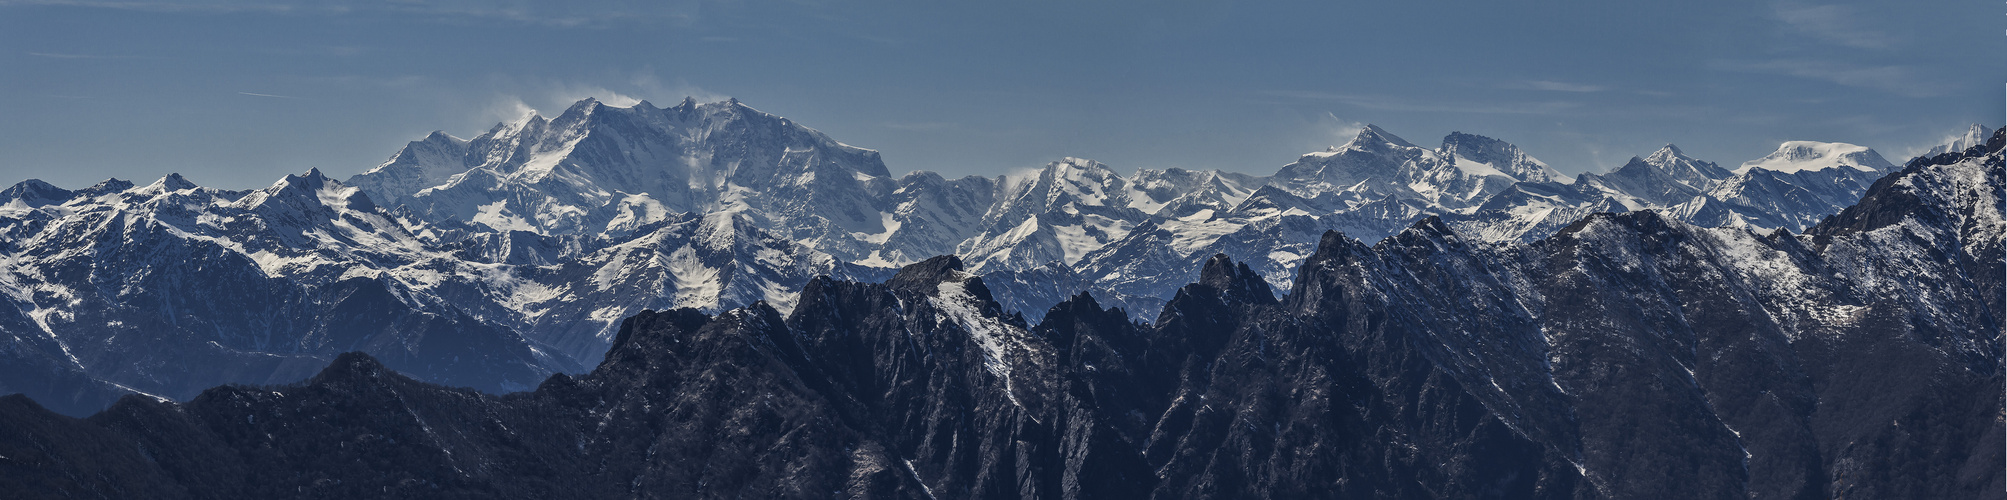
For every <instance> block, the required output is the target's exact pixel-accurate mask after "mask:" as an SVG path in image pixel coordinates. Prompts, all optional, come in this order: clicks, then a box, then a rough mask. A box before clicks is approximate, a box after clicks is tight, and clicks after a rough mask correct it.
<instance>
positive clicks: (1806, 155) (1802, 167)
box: [1735, 141, 1895, 174]
mask: <svg viewBox="0 0 2007 500" xmlns="http://www.w3.org/2000/svg"><path fill="white" fill-rule="evenodd" d="M1833 167H1849V168H1853V169H1855V170H1860V171H1863V172H1882V171H1888V170H1892V169H1894V168H1895V165H1891V164H1889V161H1888V160H1886V159H1883V158H1882V155H1881V153H1876V152H1875V150H1873V149H1868V148H1867V147H1865V146H1856V145H1853V144H1847V143H1844V142H1814V141H1790V142H1786V143H1784V144H1783V145H1780V146H1778V147H1777V151H1776V152H1773V153H1770V155H1769V156H1765V157H1762V158H1758V159H1755V160H1750V161H1749V162H1747V163H1743V164H1742V167H1741V168H1737V169H1735V173H1737V174H1741V173H1744V172H1748V171H1750V170H1754V169H1759V168H1760V169H1764V170H1771V171H1776V172H1782V173H1795V172H1811V171H1818V170H1825V169H1828V168H1833Z"/></svg>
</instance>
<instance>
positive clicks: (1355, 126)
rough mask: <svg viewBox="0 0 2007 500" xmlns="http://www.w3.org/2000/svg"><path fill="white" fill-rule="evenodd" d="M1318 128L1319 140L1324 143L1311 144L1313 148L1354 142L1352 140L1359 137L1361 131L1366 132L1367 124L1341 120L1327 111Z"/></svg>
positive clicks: (1319, 121) (1318, 123)
mask: <svg viewBox="0 0 2007 500" xmlns="http://www.w3.org/2000/svg"><path fill="white" fill-rule="evenodd" d="M1317 128H1318V129H1319V130H1318V132H1319V133H1318V134H1317V135H1318V138H1319V139H1322V140H1323V142H1324V143H1323V144H1310V145H1309V146H1310V147H1311V148H1323V147H1329V146H1336V145H1339V144H1344V143H1347V142H1352V138H1354V137H1358V136H1359V132H1360V131H1364V130H1366V124H1365V123H1364V122H1359V121H1354V120H1347V119H1344V118H1339V117H1338V115H1337V114H1336V113H1332V112H1329V111H1326V112H1324V117H1323V118H1320V119H1318V120H1317Z"/></svg>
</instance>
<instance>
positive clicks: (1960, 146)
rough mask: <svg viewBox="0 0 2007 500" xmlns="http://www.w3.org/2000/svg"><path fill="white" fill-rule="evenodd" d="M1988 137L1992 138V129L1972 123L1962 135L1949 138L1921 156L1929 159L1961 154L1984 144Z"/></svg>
mask: <svg viewBox="0 0 2007 500" xmlns="http://www.w3.org/2000/svg"><path fill="white" fill-rule="evenodd" d="M1988 137H1993V129H1990V128H1986V126H1985V125H1980V124H1977V123H1974V124H1972V126H1971V127H1970V128H1967V129H1965V133H1964V134H1960V135H1956V136H1952V137H1950V138H1949V139H1947V140H1946V141H1945V142H1944V144H1940V145H1938V146H1937V147H1934V148H1930V151H1927V152H1925V153H1924V154H1923V156H1924V157H1925V158H1930V157H1934V156H1937V155H1941V154H1945V153H1958V152H1963V151H1965V150H1967V149H1971V148H1972V147H1973V146H1978V145H1980V144H1985V143H1986V138H1988Z"/></svg>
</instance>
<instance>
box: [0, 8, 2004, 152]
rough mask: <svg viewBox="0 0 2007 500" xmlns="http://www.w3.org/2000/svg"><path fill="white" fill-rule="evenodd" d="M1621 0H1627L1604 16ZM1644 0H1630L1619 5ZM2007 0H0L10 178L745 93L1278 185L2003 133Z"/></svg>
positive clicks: (869, 126) (360, 146)
mask: <svg viewBox="0 0 2007 500" xmlns="http://www.w3.org/2000/svg"><path fill="white" fill-rule="evenodd" d="M1619 3H1622V4H1625V5H1618V4H1619ZM1632 4H1641V5H1632ZM2003 14H2007V5H2003V4H2001V3H1999V2H1977V1H1958V2H1952V1H1928V2H1921V1H1918V2H1842V3H1832V2H1810V1H1769V2H1750V1H1701V2H1654V3H1651V4H1643V3H1642V2H1558V1H1550V2H1436V1H1424V2H1303V3H1301V4H1296V5H1280V6H1278V5H1255V4H1252V3H1243V2H1214V1H1170V2H1045V1H1032V2H987V3H965V2H895V1H866V2H823V1H796V2H784V1H743V2H730V1H715V2H714V1H696V2H660V3H659V5H658V3H657V2H621V1H593V2H540V1H512V2H478V1H457V2H417V1H389V2H344V1H331V2H287V1H278V2H266V1H236V0H180V1H167V2H145V3H138V2H135V3H126V2H95V1H75V2H71V1H13V0H0V68H4V69H0V89H4V90H5V91H4V92H0V109H4V110H5V111H6V119H5V121H4V122H0V181H4V182H5V183H12V182H15V181H18V180H21V179H25V178H30V177H34V178H41V179H44V180H47V181H50V182H52V183H55V184H57V185H59V186H63V187H71V188H75V187H80V186H84V185H88V184H91V183H93V182H96V181H97V180H100V179H103V178H106V177H119V178H127V179H135V180H140V181H141V182H145V181H150V180H152V179H154V178H157V177H159V176H160V175H162V174H166V173H168V172H181V173H184V174H186V175H188V176H189V177H190V178H191V180H193V181H195V182H197V183H199V184H203V185H210V186H217V187H228V188H244V187H253V186H263V185H266V184H269V183H270V182H271V181H273V180H275V179H277V178H278V177H279V176H281V175H283V174H284V173H287V172H298V171H304V170H306V169H307V168H308V167H320V168H322V169H323V170H325V171H328V172H329V173H331V174H335V175H340V176H347V175H349V174H353V173H357V172H361V171H363V170H365V169H367V168H370V167H372V166H374V165H375V164H377V163H378V162H380V161H382V160H383V159H384V158H385V157H387V156H389V155H390V154H391V153H393V152H395V151H396V150H397V148H399V147H401V146H402V145H403V144H404V143H405V142H406V141H410V140H415V139H418V138H420V137H423V136H424V135H425V134H426V133H427V132H429V131H432V130H435V129H443V130H445V131H447V132H448V133H451V134H454V135H457V136H460V137H463V138H470V137H473V136H475V135H478V134H480V133H481V132H483V131H485V130H487V129H488V128H489V127H490V126H492V125H494V123H495V122H497V121H501V120H505V119H513V118H515V117H517V116H519V115H520V113H522V112H524V111H525V109H526V108H533V109H536V110H538V111H541V112H543V113H544V114H545V115H546V116H554V115H555V114H556V113H558V112H560V111H562V110H563V108H564V106H565V105H566V104H568V103H569V102H571V101H573V100H575V99H578V98H581V97H586V96H594V97H599V98H601V99H602V100H605V101H608V102H609V103H614V104H622V105H624V104H628V103H631V102H633V101H634V100H637V99H647V100H650V101H652V102H654V103H656V104H657V105H664V106H666V105H670V104H673V103H675V102H676V101H678V100H680V99H681V98H682V97H683V96H685V95H694V96H696V97H698V98H699V99H705V100H715V99H723V98H725V97H728V96H729V97H737V98H739V99H741V100H742V101H744V102H746V103H747V104H750V105H752V106H754V107H756V108H759V109H761V110H764V111H767V112H770V113H774V114H779V115H782V116H787V117H790V118H793V119H796V120H797V121H799V122H801V123H803V124H806V125H808V126H811V127H815V128H818V129H820V130H822V131H824V132H826V133H828V134H830V135H831V136H833V137H835V138H836V139H838V140H841V141H844V142H846V143H850V144H854V145H857V146H862V147H868V148H874V149H878V150H880V151H882V152H883V153H884V158H885V160H886V162H887V163H888V165H889V166H890V167H891V169H892V171H893V172H895V173H904V172H907V171H912V170H934V171H939V172H943V173H946V174H950V175H961V174H985V175H994V174H999V173H1004V172H1006V171H1010V170H1015V169H1023V168H1029V167H1034V166H1037V165H1041V164H1043V163H1045V162H1047V161H1051V160H1054V159H1057V158H1060V157H1063V156H1078V157H1086V158H1093V159H1097V160H1100V161H1103V162H1105V163H1108V164H1110V165H1112V166H1114V167H1116V168H1117V169H1118V170H1121V171H1124V172H1127V171H1131V170H1133V169H1135V168H1136V167H1158V168H1161V167H1172V166H1179V167H1188V168H1221V169H1228V170H1237V171H1244V172H1250V173H1257V174H1267V173H1271V172H1273V171H1274V169H1275V168H1276V167H1278V166H1280V165H1282V164H1284V163H1288V162H1290V161H1292V160H1294V159H1295V158H1296V157H1297V156H1298V155H1299V154H1302V153H1305V152H1309V151H1314V150H1320V149H1322V148H1323V147H1325V146H1327V145H1333V144H1340V143H1343V142H1344V141H1345V139H1346V138H1348V137H1349V135H1350V133H1351V131H1353V130H1356V129H1357V127H1358V126H1359V124H1363V123H1373V124H1377V125H1380V126H1381V127H1383V128H1385V129H1387V130H1389V131H1392V132H1393V133H1395V134H1399V135H1401V136H1403V137H1405V138H1407V139H1409V140H1410V141H1413V142H1416V143H1418V144H1423V145H1433V144H1435V143H1436V142H1437V141H1438V140H1439V139H1440V138H1441V137H1442V135H1444V134H1446V133H1448V132H1451V131H1464V132H1471V133H1477V134H1482V135H1487V136H1492V137H1497V138H1500V139H1504V140H1506V141H1509V142H1513V143H1515V144H1518V145H1520V146H1521V147H1523V148H1525V149H1526V150H1527V151H1528V152H1530V153H1531V154H1533V155H1534V156H1537V157H1539V158H1541V159H1543V160H1546V161H1547V162H1548V163H1549V164H1551V165H1553V166H1554V167H1556V168H1557V169H1559V170H1561V171H1563V172H1566V173H1571V174H1572V173H1577V172H1583V171H1603V170H1607V169H1610V168H1612V167H1615V166H1617V165H1620V164H1621V163H1622V162H1623V161H1624V160H1625V159H1627V158H1629V157H1630V156H1633V155H1642V154H1646V153H1649V152H1650V151H1651V150H1653V149H1655V148H1657V147H1658V146H1660V145H1662V144H1665V143H1668V142H1670V143H1675V144H1678V145H1680V146H1681V147H1682V149H1684V150H1685V151H1686V152H1687V153H1688V154H1691V155H1693V156H1696V157H1699V158H1702V159H1706V160H1711V161H1716V162H1720V163H1722V164H1724V165H1733V164H1739V163H1741V162H1743V161H1745V160H1750V159H1754V158H1756V157H1759V156H1762V155H1764V154H1767V153H1769V152H1770V151H1771V150H1773V149H1775V147H1776V145H1777V143H1779V142H1781V141H1785V140H1817V141H1838V142H1851V143H1856V144H1861V145H1865V146H1870V147H1874V148H1876V149H1878V150H1880V151H1882V152H1883V154H1884V155H1885V156H1887V157H1889V159H1890V160H1891V161H1895V162H1901V161H1902V160H1903V159H1905V158H1907V156H1906V155H1907V154H1909V153H1913V152H1916V151H1918V150H1920V149H1922V148H1927V147H1928V146H1930V145H1933V144H1935V143H1938V142H1940V140H1941V139H1943V138H1944V137H1945V136H1947V135H1949V134H1951V133H1953V132H1957V131H1961V130H1963V128H1964V127H1965V126H1966V125H1968V124H1971V123H1975V122H1979V123H1986V124H1989V125H1991V126H1999V125H2000V122H2001V114H2002V109H2003V103H2002V84H2003V82H2007V64H2002V62H2003V58H2002V56H2003V55H2007V36H2003V28H2007V16H2003Z"/></svg>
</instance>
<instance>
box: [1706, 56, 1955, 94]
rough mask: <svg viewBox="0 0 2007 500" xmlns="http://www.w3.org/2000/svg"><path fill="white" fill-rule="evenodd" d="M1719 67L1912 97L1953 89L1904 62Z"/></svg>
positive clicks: (1762, 63)
mask: <svg viewBox="0 0 2007 500" xmlns="http://www.w3.org/2000/svg"><path fill="white" fill-rule="evenodd" d="M1709 66H1711V67H1713V68H1714V69H1718V70H1726V71H1740V72H1747V73H1768V74H1775V75H1787V76H1795V77H1799V78H1808V79H1813V80H1823V81H1828V82H1832V83H1836V84H1840V85H1845V86H1848V87H1858V88H1865V89H1873V90H1880V91H1885V92H1889V93H1893V94H1896V95H1901V96H1908V97H1933V96H1939V95H1943V94H1944V93H1946V92H1948V91H1949V90H1950V89H1949V88H1948V87H1947V85H1946V84H1943V83H1939V82H1936V81H1933V80H1928V79H1924V78H1922V77H1921V76H1920V75H1923V74H1924V73H1925V71H1924V70H1921V69H1918V68H1914V67H1910V66H1901V65H1888V66H1861V65H1853V64H1846V63H1836V62H1828V61H1813V60H1805V59H1772V60H1768V61H1729V60H1724V61H1714V62H1712V63H1710V64H1709Z"/></svg>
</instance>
